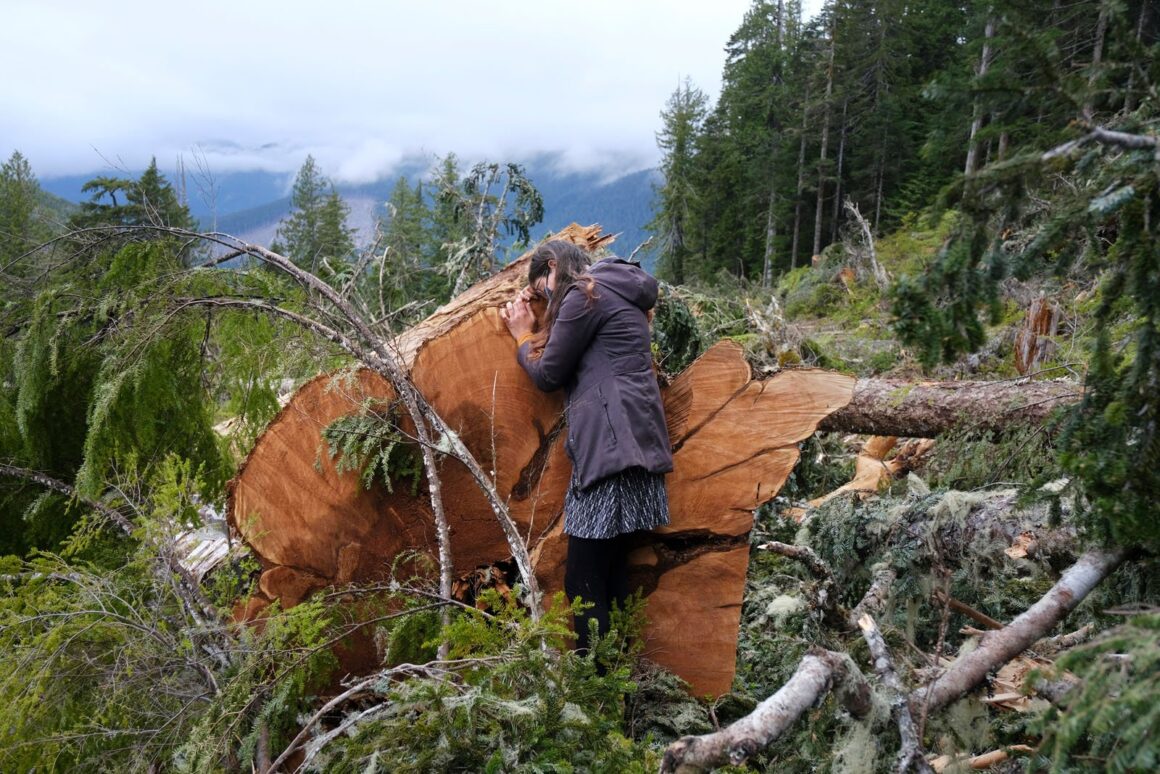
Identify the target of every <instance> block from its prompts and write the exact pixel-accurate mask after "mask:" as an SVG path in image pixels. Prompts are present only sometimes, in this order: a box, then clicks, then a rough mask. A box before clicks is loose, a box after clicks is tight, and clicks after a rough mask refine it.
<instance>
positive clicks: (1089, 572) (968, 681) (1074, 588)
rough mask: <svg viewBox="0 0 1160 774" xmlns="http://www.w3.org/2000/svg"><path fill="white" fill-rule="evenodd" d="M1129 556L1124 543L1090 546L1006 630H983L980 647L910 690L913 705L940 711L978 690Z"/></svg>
mask: <svg viewBox="0 0 1160 774" xmlns="http://www.w3.org/2000/svg"><path fill="white" fill-rule="evenodd" d="M1127 555H1128V551H1127V549H1125V548H1116V549H1104V548H1097V549H1094V550H1092V551H1088V552H1087V553H1086V554H1084V555H1083V556H1081V557H1080V558H1079V560H1078V561H1077V562H1076V563H1075V564H1073V565H1072V566H1071V567H1069V568H1068V569H1067V570H1066V571H1064V573H1063V576H1062V577H1061V578H1060V579H1059V581H1058V582H1057V583H1056V584H1055V585H1054V586H1052V587H1051V590H1050V591H1048V592H1047V593H1046V594H1044V595H1043V598H1042V599H1040V600H1039V601H1038V602H1036V603H1035V604H1034V605H1032V606H1031V607H1030V608H1028V609H1027V610H1026V611H1025V612H1024V613H1022V614H1021V615H1019V616H1018V617H1017V618H1016V619H1015V620H1014V621H1012V622H1011V623H1009V624H1007V625H1006V626H1004V627H1003V628H1002V629H999V630H998V631H993V632H989V633H987V634H986V635H984V636H983V638H982V639H981V640H980V641H979V647H978V648H976V649H975V650H973V651H971V652H970V653H968V654H966V655H965V656H962V657H961V658H959V659H958V660H957V661H955V662H954V663H953V664H952V665H951V666H950V667H949V668H948V669H947V671H946V672H944V673H943V674H942V675H941V676H940V677H938V678H937V679H936V680H935V681H934V682H932V683H931V684H930V685H928V686H925V687H923V688H920V689H918V690H917V691H915V692H914V693H913V694H911V698H910V706H911V708H912V709H913V708H915V707H923V706H926V705H929V708H930V709H931V710H938V709H940V708H942V707H945V706H946V705H948V704H950V703H951V702H952V701H954V700H955V699H958V698H959V697H960V696H962V695H964V694H965V693H967V692H968V691H970V690H971V689H973V688H974V687H975V686H977V685H978V684H979V683H981V682H982V681H983V679H984V678H985V677H986V676H987V673H988V672H990V671H991V670H992V669H994V668H995V667H996V666H999V665H1000V664H1005V663H1007V662H1008V661H1010V660H1011V659H1013V658H1014V657H1015V656H1017V655H1019V654H1020V653H1022V652H1023V651H1024V650H1026V649H1027V648H1028V647H1030V646H1031V645H1032V643H1034V642H1035V641H1036V640H1038V639H1040V638H1041V637H1043V636H1044V635H1045V634H1047V632H1048V631H1050V630H1051V628H1052V627H1053V626H1055V625H1056V624H1057V623H1059V621H1060V620H1062V619H1063V617H1064V616H1066V615H1067V614H1068V613H1070V612H1071V611H1072V610H1074V609H1075V607H1076V606H1077V605H1078V604H1079V603H1080V602H1082V601H1083V599H1084V597H1086V596H1087V595H1088V594H1089V593H1090V592H1091V590H1092V589H1094V588H1095V587H1096V586H1097V585H1098V584H1099V583H1100V581H1102V580H1103V579H1104V578H1106V577H1107V576H1108V575H1110V574H1111V573H1112V571H1113V570H1115V569H1116V568H1117V567H1119V566H1120V563H1121V562H1123V561H1124V558H1125V557H1126V556H1127Z"/></svg>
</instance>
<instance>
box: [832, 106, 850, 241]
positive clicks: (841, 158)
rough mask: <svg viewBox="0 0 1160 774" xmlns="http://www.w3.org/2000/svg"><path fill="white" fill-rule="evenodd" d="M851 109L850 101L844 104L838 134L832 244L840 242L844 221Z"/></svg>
mask: <svg viewBox="0 0 1160 774" xmlns="http://www.w3.org/2000/svg"><path fill="white" fill-rule="evenodd" d="M849 107H850V100H849V99H846V100H844V101H843V102H842V124H841V127H842V128H841V130H840V131H839V132H838V168H837V170H835V172H834V204H833V207H832V209H833V213H834V214H833V220H832V221H831V222H830V242H831V243H833V242H837V241H838V224H839V221H841V219H842V164H843V163H844V162H845V160H846V130H847V127H846V114H847V111H848V109H849Z"/></svg>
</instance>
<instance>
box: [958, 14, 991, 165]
mask: <svg viewBox="0 0 1160 774" xmlns="http://www.w3.org/2000/svg"><path fill="white" fill-rule="evenodd" d="M993 37H995V19H994V18H990V19H987V26H986V28H985V30H984V31H983V38H984V42H983V53H982V55H981V56H980V57H979V67H978V69H977V70H976V71H975V74H976V75H977V76H978V78H982V77H983V76H984V75H986V74H987V70H988V69H989V68H990V67H991V39H992V38H993ZM982 128H983V110H982V107H981V106H980V105H979V100H978V98H976V99H975V114H974V118H973V119H972V120H971V131H970V135H969V137H968V139H967V163H966V165H965V167H964V169H963V172H964V174H967V175H970V174H972V173H973V172H974V171H975V170H976V169H978V167H979V144H978V143H977V142H975V135H977V134H978V133H979V130H980V129H982Z"/></svg>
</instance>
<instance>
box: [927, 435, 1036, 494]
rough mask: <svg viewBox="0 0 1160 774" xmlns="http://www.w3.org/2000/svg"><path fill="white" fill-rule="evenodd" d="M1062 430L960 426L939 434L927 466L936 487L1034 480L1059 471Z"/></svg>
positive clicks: (969, 487) (970, 487)
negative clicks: (1004, 430)
mask: <svg viewBox="0 0 1160 774" xmlns="http://www.w3.org/2000/svg"><path fill="white" fill-rule="evenodd" d="M1057 436H1058V432H1052V431H1051V430H1050V429H1049V428H1045V427H1015V428H1013V429H1012V430H1010V431H1009V432H1007V433H1004V434H1003V435H997V434H995V433H992V432H986V433H983V434H982V435H980V434H978V433H977V432H973V431H971V430H969V429H968V430H960V431H952V432H949V433H945V434H943V435H941V436H939V439H938V443H936V444H935V447H934V449H933V450H932V451H931V454H930V457H929V459H928V461H927V463H926V465H925V467H924V468H923V475H924V478H925V479H926V481H927V483H928V484H929V485H930V486H931V487H932V488H935V489H960V490H973V489H979V488H982V487H987V486H992V485H994V484H996V483H1000V482H1001V483H1005V484H1006V483H1014V484H1023V485H1027V484H1031V483H1034V482H1036V481H1038V480H1040V479H1042V478H1044V477H1046V476H1052V475H1056V474H1058V472H1059V458H1058V457H1059V455H1058V453H1057V450H1056V447H1055V444H1056V442H1057V440H1058V437H1057Z"/></svg>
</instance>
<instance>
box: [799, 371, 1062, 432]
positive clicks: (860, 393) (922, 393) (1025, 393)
mask: <svg viewBox="0 0 1160 774" xmlns="http://www.w3.org/2000/svg"><path fill="white" fill-rule="evenodd" d="M1081 396H1082V393H1081V388H1080V387H1079V386H1078V385H1076V384H1073V383H1071V382H1066V381H1043V382H1025V381H1022V380H1009V381H998V382H982V381H979V382H968V381H960V382H927V383H919V384H915V383H911V382H902V381H897V380H892V379H859V380H858V383H857V385H855V387H854V397H853V398H852V399H851V400H850V402H849V403H848V404H846V406H845V407H844V408H842V409H839V410H837V411H835V412H833V413H832V414H830V415H829V416H827V417H826V418H825V419H824V420H822V421H821V423H820V424H819V425H818V429H819V430H836V431H841V432H846V433H863V434H868V435H895V436H903V437H911V438H914V437H918V438H934V437H937V436H938V435H941V434H942V433H945V432H947V431H948V430H952V429H964V428H969V429H972V430H978V431H980V432H982V431H991V432H995V433H1002V432H1004V431H1006V430H1009V429H1010V428H1011V427H1012V426H1015V425H1030V424H1042V423H1043V422H1044V421H1046V420H1047V419H1048V417H1049V416H1050V415H1051V413H1052V412H1053V411H1054V410H1055V409H1056V408H1058V407H1060V406H1066V405H1069V404H1072V403H1075V402H1077V401H1078V400H1079V399H1080V397H1081Z"/></svg>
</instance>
